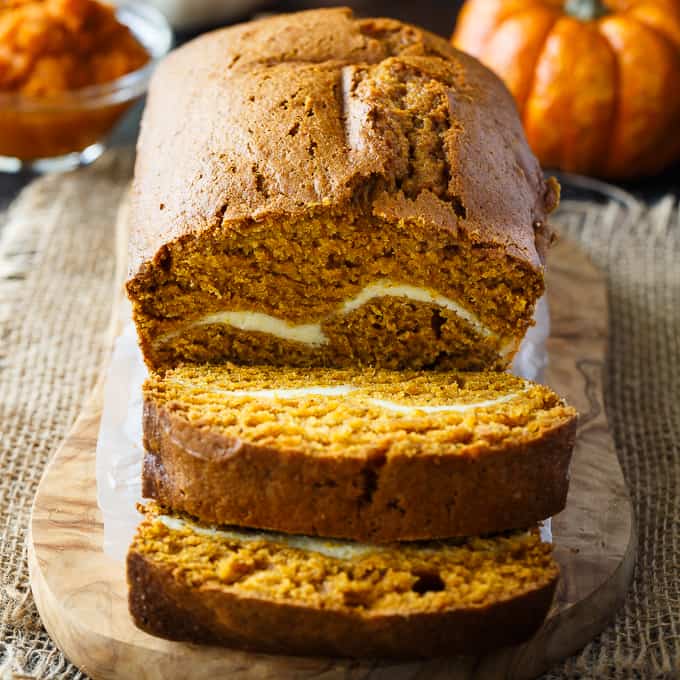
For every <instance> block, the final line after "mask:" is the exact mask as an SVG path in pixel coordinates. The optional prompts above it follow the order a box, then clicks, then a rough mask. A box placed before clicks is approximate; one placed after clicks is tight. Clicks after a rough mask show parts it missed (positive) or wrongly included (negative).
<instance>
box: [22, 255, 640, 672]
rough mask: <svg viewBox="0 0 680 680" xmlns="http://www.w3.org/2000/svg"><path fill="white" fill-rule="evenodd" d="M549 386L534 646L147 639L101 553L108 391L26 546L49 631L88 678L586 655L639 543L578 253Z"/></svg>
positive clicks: (56, 471) (452, 667) (619, 594)
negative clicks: (558, 475) (554, 572)
mask: <svg viewBox="0 0 680 680" xmlns="http://www.w3.org/2000/svg"><path fill="white" fill-rule="evenodd" d="M548 285H549V302H550V308H551V314H552V333H551V337H550V340H549V355H550V366H549V369H548V371H547V375H546V380H547V382H548V383H549V384H550V385H551V386H552V387H553V388H554V389H555V390H556V391H557V392H559V393H560V394H562V395H564V396H565V397H566V398H567V399H568V400H569V401H570V402H571V403H572V404H573V405H574V406H576V408H577V409H578V410H579V412H580V413H581V418H580V424H579V430H578V438H577V444H576V449H575V451H574V460H573V463H572V468H571V489H570V493H569V500H568V504H567V509H566V510H565V511H564V512H562V513H561V514H560V515H558V516H557V517H555V518H554V520H553V535H554V541H555V546H556V548H555V554H556V557H557V560H558V562H559V564H560V567H561V578H560V584H559V588H558V592H557V595H556V598H555V601H554V603H553V607H552V609H551V611H550V614H549V616H548V618H547V620H546V622H545V624H544V625H543V627H542V628H541V630H540V631H539V632H538V634H537V635H536V636H535V637H534V638H532V639H531V640H530V641H529V642H527V643H525V644H524V645H521V646H518V647H512V648H506V649H503V650H501V651H499V652H496V653H494V654H491V655H487V656H484V657H465V658H464V657H456V658H448V659H436V660H429V661H423V662H416V663H410V664H404V663H401V664H396V663H390V662H380V661H374V660H346V659H345V660H343V659H330V658H300V657H285V656H271V655H263V654H252V653H246V652H241V651H237V650H232V649H220V648H214V647H200V646H196V645H189V644H184V643H177V642H169V641H166V640H161V639H158V638H154V637H151V636H149V635H147V634H146V633H143V632H142V631H140V630H138V629H137V628H135V627H134V625H133V624H132V621H131V619H130V617H129V615H128V612H127V599H126V598H127V592H126V584H125V572H124V565H123V564H121V563H117V562H114V561H113V560H111V559H110V558H108V557H107V556H106V555H104V553H103V552H102V537H103V526H102V520H101V514H100V512H99V509H98V507H97V501H96V488H95V446H96V440H97V432H98V428H99V419H100V415H101V410H102V384H101V382H100V385H99V386H98V388H97V389H96V390H95V393H94V395H93V397H92V399H91V401H90V403H89V404H88V405H87V407H86V408H85V409H84V411H83V413H82V414H81V416H80V417H79V419H78V421H77V422H76V424H75V426H74V428H73V430H72V432H71V434H70V435H69V437H68V438H67V440H66V441H65V443H64V444H63V446H62V447H61V449H60V450H59V451H58V452H57V454H56V455H55V457H54V459H53V460H52V461H51V463H50V465H49V466H48V467H47V469H46V471H45V474H44V476H43V479H42V481H41V483H40V487H39V489H38V494H37V497H36V499H35V504H34V507H33V515H32V518H31V526H30V536H29V566H30V570H31V586H32V589H33V594H34V596H35V600H36V603H37V605H38V609H39V611H40V614H41V616H42V619H43V622H44V624H45V627H46V628H47V630H48V632H49V633H50V635H51V636H52V638H53V639H54V640H55V642H56V643H57V644H58V645H59V647H61V649H62V650H63V651H64V652H65V654H66V655H67V656H68V658H69V659H70V660H71V661H72V662H73V663H75V664H76V665H77V666H78V667H80V668H81V669H82V670H83V671H84V672H85V673H87V674H89V675H90V676H92V677H93V678H96V679H99V678H122V679H127V678H135V679H137V678H139V679H149V680H156V679H158V680H173V679H178V680H179V679H184V678H196V679H198V680H203V679H206V680H207V679H208V678H210V679H211V680H212V679H213V678H216V677H225V678H226V677H228V678H231V679H235V680H237V679H243V678H257V679H258V680H263V679H269V678H271V679H277V680H278V679H281V680H286V679H292V678H295V679H296V680H297V679H306V678H324V680H330V679H331V678H345V679H353V678H356V679H359V678H361V679H362V680H369V679H370V680H406V679H415V678H418V679H419V680H426V679H427V680H435V679H443V678H453V679H463V678H480V679H489V680H497V679H500V678H506V679H520V678H533V677H536V676H538V675H539V674H540V673H542V672H543V671H545V670H547V669H548V668H549V667H550V666H551V665H553V664H554V663H555V662H557V661H558V660H560V659H562V658H564V657H566V656H569V655H570V654H573V653H574V652H576V651H577V650H578V649H579V648H581V647H582V646H583V645H585V644H586V643H587V642H588V641H589V640H590V639H591V638H592V637H593V636H594V635H596V634H597V633H598V632H599V631H600V630H602V628H603V627H604V626H605V625H606V624H607V622H608V621H609V620H610V618H611V617H612V615H613V614H614V612H615V610H616V608H617V606H618V605H619V604H620V602H621V600H622V599H623V597H624V595H625V592H626V590H627V588H628V585H629V583H630V580H631V577H632V574H633V567H634V562H635V547H636V541H635V531H634V525H633V517H632V510H631V504H630V500H629V498H628V493H627V491H626V486H625V483H624V480H623V475H622V472H621V468H620V466H619V463H618V460H617V457H616V452H615V450H614V445H613V442H612V437H611V434H610V432H609V428H608V425H607V417H606V412H605V408H604V403H603V398H602V379H603V369H604V358H605V351H606V344H607V337H606V332H607V301H606V291H605V285H604V281H603V277H602V275H601V274H600V273H599V272H598V270H597V269H596V268H595V267H594V266H593V265H592V264H590V263H589V261H588V260H587V258H586V257H585V256H584V254H583V253H582V252H581V251H580V250H579V249H578V248H577V247H576V246H575V245H573V244H570V243H568V242H562V243H560V244H558V245H557V246H556V247H555V249H554V251H553V252H552V254H551V260H550V267H549V272H548Z"/></svg>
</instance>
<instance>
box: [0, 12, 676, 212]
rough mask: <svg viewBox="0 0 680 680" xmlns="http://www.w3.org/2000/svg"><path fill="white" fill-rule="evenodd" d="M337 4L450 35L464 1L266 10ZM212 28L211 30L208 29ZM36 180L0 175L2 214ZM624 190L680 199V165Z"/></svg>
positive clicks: (125, 128) (117, 140)
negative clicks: (670, 194)
mask: <svg viewBox="0 0 680 680" xmlns="http://www.w3.org/2000/svg"><path fill="white" fill-rule="evenodd" d="M338 4H345V5H350V6H352V7H354V8H355V10H356V11H357V12H358V13H359V14H364V15H372V16H391V17H395V18H397V19H401V20H402V21H408V22H411V23H415V24H419V25H421V26H424V27H425V28H428V29H429V30H431V31H434V32H435V33H439V34H441V35H444V36H447V37H448V36H449V35H450V33H451V30H452V28H453V25H454V23H455V21H456V15H457V14H458V10H459V8H460V5H461V4H462V0H429V1H428V0H420V1H414V0H354V1H351V0H345V1H344V2H343V1H342V0H337V1H333V0H321V1H318V0H317V2H310V1H309V0H283V1H280V2H271V3H270V4H269V5H268V6H267V7H266V8H265V9H266V10H267V11H272V12H278V11H284V12H286V11H295V10H300V9H306V8H310V7H321V6H334V5H338ZM249 18H251V17H249V16H243V17H239V19H238V21H246V20H248V19H249ZM206 28H210V27H206ZM194 35H195V34H181V35H179V36H177V42H178V43H182V42H185V41H186V40H188V39H190V38H192V37H193V36H194ZM141 109H142V106H141V105H139V106H137V107H135V109H134V110H133V111H131V112H130V113H129V114H128V116H127V117H126V119H125V120H124V121H123V123H122V124H121V125H120V127H119V129H118V130H117V131H116V132H115V134H114V136H113V144H115V145H125V144H134V142H135V139H136V137H137V131H138V127H139V117H140V114H141ZM33 178H34V177H33V176H32V175H30V174H23V175H4V174H2V173H0V211H2V210H3V209H4V208H5V207H6V206H7V204H8V203H9V202H10V201H11V200H12V199H13V198H14V197H15V196H16V194H17V193H18V192H19V191H20V190H21V189H22V188H23V187H24V186H26V184H27V183H28V182H30V181H31V180H32V179H33ZM623 186H624V188H625V189H627V190H628V191H630V192H631V193H633V194H635V195H636V196H637V197H638V198H640V199H641V200H643V201H645V202H651V201H653V200H654V199H655V198H657V197H659V196H661V195H663V194H666V193H669V192H670V193H674V194H675V195H676V196H677V197H678V198H680V164H678V165H676V166H675V167H674V168H672V169H670V170H668V171H666V172H665V173H663V174H662V175H660V176H658V177H653V178H650V179H646V180H644V181H641V182H635V183H629V184H626V185H623Z"/></svg>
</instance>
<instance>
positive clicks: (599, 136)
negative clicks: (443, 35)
mask: <svg viewBox="0 0 680 680" xmlns="http://www.w3.org/2000/svg"><path fill="white" fill-rule="evenodd" d="M452 42H453V44H454V45H455V46H456V47H458V48H460V49H462V50H464V51H466V52H469V53H470V54H472V55H474V56H476V57H477V58H478V59H480V60H481V61H482V62H483V63H485V64H486V65H487V66H488V67H489V68H491V69H492V70H493V71H495V72H496V73H497V74H498V75H499V76H500V77H501V78H502V79H503V80H504V81H505V84H506V85H507V86H508V88H509V89H510V91H511V92H512V94H513V95H514V97H515V100H516V101H517V105H518V107H519V110H520V114H521V116H522V120H523V122H524V129H525V130H526V134H527V138H528V140H529V144H530V145H531V147H532V149H533V150H534V153H535V154H536V155H537V156H538V158H539V160H540V161H541V163H542V164H543V165H544V166H545V167H553V168H561V169H562V170H568V171H571V172H578V173H582V174H586V175H599V176H601V177H606V178H610V179H629V178H633V177H641V176H645V175H650V174H655V173H657V172H660V171H661V170H662V169H664V168H665V167H667V166H668V165H670V164H671V163H672V162H673V161H675V160H677V159H678V158H680V1H679V0H607V2H601V1H600V0H566V2H565V1H564V0H467V2H466V3H465V5H464V7H463V9H462V11H461V14H460V17H459V19H458V24H457V26H456V30H455V32H454V34H453V37H452Z"/></svg>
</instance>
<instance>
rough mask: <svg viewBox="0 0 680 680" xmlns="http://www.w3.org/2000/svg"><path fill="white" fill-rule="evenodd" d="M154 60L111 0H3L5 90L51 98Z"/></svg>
mask: <svg viewBox="0 0 680 680" xmlns="http://www.w3.org/2000/svg"><path fill="white" fill-rule="evenodd" d="M148 61H149V55H148V53H147V52H146V50H145V49H144V47H142V45H140V43H139V42H137V40H136V39H135V38H134V36H133V35H132V33H131V32H130V31H129V29H128V28H127V27H126V26H124V25H122V24H120V23H119V22H118V21H117V20H116V15H115V10H114V8H113V7H112V6H110V5H108V4H104V3H100V2H97V1H96V0H4V1H3V2H0V91H3V90H5V91H10V92H20V93H21V94H24V95H27V96H32V97H45V96H49V95H54V94H58V93H61V92H65V91H67V90H74V89H79V88H82V87H86V86H88V85H97V84H101V83H106V82H109V81H112V80H115V79H116V78H118V77H120V76H122V75H125V74H126V73H129V72H131V71H134V70H136V69H138V68H140V67H141V66H143V65H144V64H145V63H146V62H148Z"/></svg>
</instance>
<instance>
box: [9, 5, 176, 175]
mask: <svg viewBox="0 0 680 680" xmlns="http://www.w3.org/2000/svg"><path fill="white" fill-rule="evenodd" d="M116 17H117V18H118V21H120V22H121V23H122V24H125V25H126V26H127V27H128V28H129V29H130V31H131V32H132V34H133V35H134V36H135V38H136V39H137V40H138V41H139V42H140V43H141V44H142V45H143V46H144V48H145V49H146V51H147V52H148V53H149V56H150V60H149V62H148V63H147V64H145V65H144V66H143V67H142V68H140V69H137V70H136V71H132V72H130V73H127V74H125V75H124V76H121V77H120V78H117V79H116V80H113V81H111V82H109V83H103V84H100V85H93V86H90V87H84V88H81V89H78V90H70V91H68V92H64V93H60V94H59V95H54V96H49V97H40V98H37V97H36V98H31V97H26V96H24V95H21V94H17V93H11V92H10V93H0V171H4V172H20V171H24V170H29V171H35V172H53V171H63V170H70V169H73V168H75V167H77V166H79V165H87V164H89V163H92V162H93V161H94V160H96V159H97V158H98V157H99V156H100V155H101V154H102V153H103V151H104V149H105V148H106V143H107V138H108V136H109V133H110V132H111V131H112V130H113V128H114V127H115V126H116V123H118V121H119V120H120V119H121V118H122V116H123V114H124V113H125V112H126V111H127V110H128V109H129V108H130V106H132V104H134V103H135V101H137V100H138V99H139V98H140V97H141V96H142V95H143V94H144V93H145V92H146V90H147V87H148V85H149V79H150V77H151V74H152V72H153V70H154V68H155V66H156V64H157V63H158V60H159V59H161V58H162V57H163V56H165V55H166V54H167V53H168V51H169V50H170V47H171V46H172V31H171V29H170V25H169V24H168V22H167V20H166V19H165V17H164V16H163V15H162V14H161V13H160V12H159V11H158V10H157V9H155V8H154V7H151V6H150V5H148V4H146V3H145V2H139V1H130V2H123V3H120V4H119V5H118V6H117V7H116Z"/></svg>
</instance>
